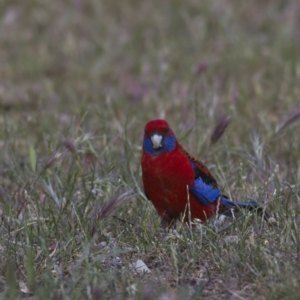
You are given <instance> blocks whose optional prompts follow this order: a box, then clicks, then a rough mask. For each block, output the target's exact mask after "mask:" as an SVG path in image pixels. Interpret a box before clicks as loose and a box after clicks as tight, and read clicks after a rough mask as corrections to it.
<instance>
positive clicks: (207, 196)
mask: <svg viewBox="0 0 300 300" xmlns="http://www.w3.org/2000/svg"><path fill="white" fill-rule="evenodd" d="M142 173H143V184H144V190H145V194H146V196H147V198H148V199H149V200H151V202H152V203H153V205H154V207H155V209H156V210H157V212H158V213H159V215H160V216H161V217H162V220H163V221H164V223H167V225H169V224H171V223H172V222H173V221H175V220H177V219H180V218H181V217H183V218H184V221H185V222H187V221H189V220H191V221H192V220H194V219H200V220H201V221H205V220H207V219H208V218H210V217H211V216H212V215H214V214H218V213H220V214H221V213H225V214H226V212H227V213H228V212H230V210H231V209H233V208H249V209H254V208H257V207H258V205H257V203H256V202H255V201H251V202H248V203H244V202H234V201H231V200H229V199H228V198H227V197H226V196H224V195H222V194H221V191H220V189H219V188H218V184H217V181H216V179H215V178H214V177H213V176H212V175H211V173H210V172H209V170H208V168H207V167H206V166H205V165H204V164H203V163H202V162H200V161H199V160H197V159H195V158H194V157H192V156H191V155H189V154H188V153H187V152H186V151H185V150H184V149H183V147H182V146H181V145H180V144H179V143H178V141H177V139H176V137H175V135H174V132H173V131H172V129H171V128H170V127H169V125H168V123H167V122H166V121H165V120H152V121H150V122H148V123H147V124H146V126H145V132H144V141H143V156H142Z"/></svg>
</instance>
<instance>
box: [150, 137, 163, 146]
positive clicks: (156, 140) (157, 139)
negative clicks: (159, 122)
mask: <svg viewBox="0 0 300 300" xmlns="http://www.w3.org/2000/svg"><path fill="white" fill-rule="evenodd" d="M151 141H152V144H153V148H154V149H159V148H161V147H162V145H161V141H162V136H161V135H160V134H156V133H155V134H153V135H152V136H151Z"/></svg>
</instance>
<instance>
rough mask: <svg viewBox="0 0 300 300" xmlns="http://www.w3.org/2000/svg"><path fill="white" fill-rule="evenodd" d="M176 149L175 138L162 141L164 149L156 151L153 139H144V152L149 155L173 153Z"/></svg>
mask: <svg viewBox="0 0 300 300" xmlns="http://www.w3.org/2000/svg"><path fill="white" fill-rule="evenodd" d="M175 147H176V140H175V137H174V136H167V137H164V138H163V140H162V147H161V148H159V149H154V148H153V145H152V142H151V138H148V139H144V150H145V152H146V153H147V154H152V155H158V154H161V153H164V152H172V151H173V150H174V149H175Z"/></svg>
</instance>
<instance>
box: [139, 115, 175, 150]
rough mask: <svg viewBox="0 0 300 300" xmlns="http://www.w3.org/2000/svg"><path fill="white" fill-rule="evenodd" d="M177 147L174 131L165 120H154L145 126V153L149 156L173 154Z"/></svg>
mask: <svg viewBox="0 0 300 300" xmlns="http://www.w3.org/2000/svg"><path fill="white" fill-rule="evenodd" d="M175 146H176V138H175V135H174V132H173V130H172V129H171V128H170V127H169V124H168V123H167V122H166V121H165V120H160V119H157V120H152V121H150V122H148V123H147V124H146V126H145V132H144V151H145V152H146V153H148V154H153V155H158V154H161V153H164V152H166V151H167V152H171V151H173V150H174V148H175Z"/></svg>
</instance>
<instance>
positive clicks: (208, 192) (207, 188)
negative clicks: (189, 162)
mask: <svg viewBox="0 0 300 300" xmlns="http://www.w3.org/2000/svg"><path fill="white" fill-rule="evenodd" d="M189 189H190V191H191V192H192V193H193V194H194V195H195V196H196V198H197V199H198V200H199V201H201V202H202V203H203V204H204V205H209V204H210V203H211V202H214V201H215V200H217V199H218V198H219V196H220V195H221V191H220V190H219V189H218V188H215V187H213V186H212V185H210V184H208V183H205V182H204V181H203V180H202V178H201V177H198V178H196V179H195V182H194V185H193V186H190V187H189Z"/></svg>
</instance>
